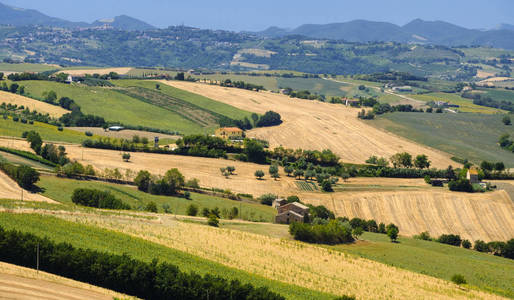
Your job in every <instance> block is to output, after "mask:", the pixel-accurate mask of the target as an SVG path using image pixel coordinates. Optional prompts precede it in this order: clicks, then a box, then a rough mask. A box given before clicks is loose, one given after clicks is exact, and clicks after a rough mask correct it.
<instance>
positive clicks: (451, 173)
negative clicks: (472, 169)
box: [446, 165, 457, 181]
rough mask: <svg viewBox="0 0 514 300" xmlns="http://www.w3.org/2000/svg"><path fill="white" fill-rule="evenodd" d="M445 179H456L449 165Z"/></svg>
mask: <svg viewBox="0 0 514 300" xmlns="http://www.w3.org/2000/svg"><path fill="white" fill-rule="evenodd" d="M446 178H447V179H448V180H450V181H451V180H455V179H457V176H456V175H455V171H454V170H453V167H452V166H451V165H450V166H448V168H447V169H446Z"/></svg>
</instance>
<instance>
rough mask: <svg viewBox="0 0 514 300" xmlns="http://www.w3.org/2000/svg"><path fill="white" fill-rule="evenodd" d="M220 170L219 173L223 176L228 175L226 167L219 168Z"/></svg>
mask: <svg viewBox="0 0 514 300" xmlns="http://www.w3.org/2000/svg"><path fill="white" fill-rule="evenodd" d="M220 172H221V175H222V176H225V177H226V178H228V176H229V175H230V172H229V171H227V168H220Z"/></svg>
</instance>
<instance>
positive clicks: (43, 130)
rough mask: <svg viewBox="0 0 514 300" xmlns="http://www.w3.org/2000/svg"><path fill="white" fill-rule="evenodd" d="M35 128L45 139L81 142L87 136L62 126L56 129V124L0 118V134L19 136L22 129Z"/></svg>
mask: <svg viewBox="0 0 514 300" xmlns="http://www.w3.org/2000/svg"><path fill="white" fill-rule="evenodd" d="M29 130H35V131H37V132H39V134H40V135H41V137H42V138H43V140H45V141H57V142H69V143H81V142H82V141H83V140H85V139H86V138H88V137H87V136H86V135H85V134H84V133H82V132H78V131H74V130H69V129H66V128H64V130H63V131H59V130H57V127H56V126H53V125H49V124H45V123H40V122H34V125H30V124H23V123H21V122H14V121H13V120H12V119H7V120H4V119H3V118H0V136H15V137H19V138H21V134H22V133H23V132H24V131H29Z"/></svg>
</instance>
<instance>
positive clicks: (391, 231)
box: [386, 224, 399, 242]
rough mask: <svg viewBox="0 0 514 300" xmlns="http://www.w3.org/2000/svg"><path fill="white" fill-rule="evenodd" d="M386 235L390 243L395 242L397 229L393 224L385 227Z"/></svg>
mask: <svg viewBox="0 0 514 300" xmlns="http://www.w3.org/2000/svg"><path fill="white" fill-rule="evenodd" d="M386 233H387V236H388V237H389V238H390V239H391V242H396V239H397V238H398V233H399V230H398V227H397V226H396V225H394V224H389V225H387V227H386Z"/></svg>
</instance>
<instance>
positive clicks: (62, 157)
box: [22, 130, 70, 166]
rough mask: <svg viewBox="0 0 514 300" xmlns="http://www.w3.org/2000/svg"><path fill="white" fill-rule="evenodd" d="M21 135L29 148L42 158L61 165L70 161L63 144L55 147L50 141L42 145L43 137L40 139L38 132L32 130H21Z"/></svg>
mask: <svg viewBox="0 0 514 300" xmlns="http://www.w3.org/2000/svg"><path fill="white" fill-rule="evenodd" d="M22 137H23V138H25V139H26V140H27V142H29V143H30V148H32V150H34V152H36V154H38V155H40V156H41V157H43V158H44V159H46V160H49V161H51V162H53V163H55V164H58V165H61V166H63V165H65V164H67V163H69V162H70V160H69V159H68V157H67V156H66V148H64V146H58V147H56V146H55V145H54V144H51V143H46V144H44V145H43V139H41V136H40V135H39V133H38V132H36V131H34V130H31V131H25V132H23V134H22Z"/></svg>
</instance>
